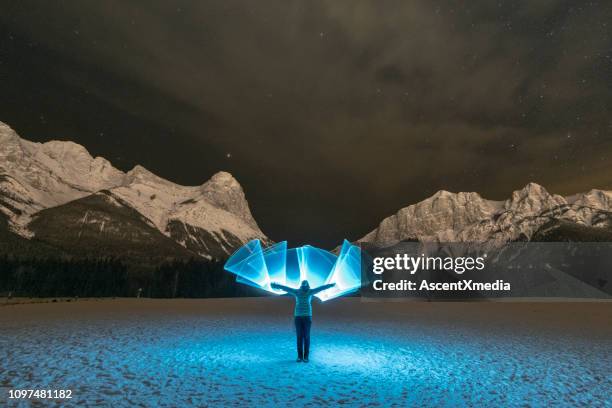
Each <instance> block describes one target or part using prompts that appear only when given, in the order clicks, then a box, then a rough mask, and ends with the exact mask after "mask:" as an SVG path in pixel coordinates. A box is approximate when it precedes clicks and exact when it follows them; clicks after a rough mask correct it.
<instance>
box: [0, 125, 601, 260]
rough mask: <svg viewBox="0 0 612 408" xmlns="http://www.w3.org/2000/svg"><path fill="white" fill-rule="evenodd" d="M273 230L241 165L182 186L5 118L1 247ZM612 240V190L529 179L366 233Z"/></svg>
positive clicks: (161, 249)
mask: <svg viewBox="0 0 612 408" xmlns="http://www.w3.org/2000/svg"><path fill="white" fill-rule="evenodd" d="M255 238H257V239H260V240H262V241H263V242H264V244H265V243H270V242H272V241H271V240H270V239H269V238H268V237H266V235H265V234H264V233H263V232H262V231H261V229H260V228H259V226H258V225H257V222H256V221H255V219H254V218H253V216H252V214H251V211H250V209H249V204H248V202H247V200H246V198H245V194H244V191H243V189H242V187H241V186H240V184H239V183H238V181H237V180H236V179H235V178H234V177H233V176H232V175H231V174H229V173H226V172H219V173H216V174H215V175H213V176H212V177H211V178H210V180H208V181H206V182H205V183H203V184H202V185H200V186H181V185H178V184H175V183H173V182H171V181H168V180H165V179H163V178H161V177H159V176H157V175H155V174H153V173H152V172H150V171H148V170H147V169H145V168H144V167H142V166H139V165H138V166H135V167H134V168H133V169H132V170H130V171H128V172H123V171H121V170H119V169H117V168H115V167H113V165H112V164H111V163H110V162H109V161H108V160H106V159H104V158H102V157H95V158H94V157H92V156H91V155H90V154H89V152H88V151H87V150H86V149H85V148H84V147H83V146H80V145H78V144H76V143H73V142H70V141H55V140H54V141H50V142H46V143H34V142H30V141H28V140H25V139H23V138H21V137H20V136H19V135H17V133H16V132H15V131H14V130H13V129H11V128H10V127H9V126H8V125H6V124H4V123H2V122H0V252H5V253H7V252H8V253H16V254H20V253H24V252H25V253H30V254H31V253H33V254H36V255H41V254H42V255H44V256H48V255H53V254H55V255H66V256H79V257H97V256H104V257H108V256H113V257H115V256H116V257H125V258H129V259H133V260H138V261H139V262H141V261H149V260H153V261H161V260H166V259H171V258H192V257H196V258H205V259H214V260H222V259H225V258H227V257H228V255H230V254H231V253H233V252H234V251H235V250H236V249H237V248H239V247H240V246H242V245H243V244H244V243H246V242H248V241H249V240H251V239H255ZM568 240H569V241H612V192H610V191H604V190H591V191H589V192H586V193H581V194H575V195H572V196H567V197H563V196H560V195H557V194H551V193H549V192H548V191H546V189H545V188H544V187H542V186H540V185H538V184H535V183H529V184H528V185H527V186H525V187H524V188H522V189H520V190H517V191H514V192H513V193H512V195H511V197H510V198H508V199H507V200H505V201H492V200H487V199H485V198H483V197H481V196H480V195H479V194H478V193H474V192H470V193H464V192H460V193H451V192H448V191H439V192H437V193H436V194H434V195H433V196H431V197H429V198H427V199H425V200H423V201H421V202H419V203H416V204H413V205H410V206H408V207H405V208H402V209H400V210H399V211H398V212H397V213H396V214H394V215H391V216H390V217H387V218H385V219H384V220H383V221H382V222H381V223H380V225H378V227H377V228H375V229H374V230H373V231H371V232H370V233H369V234H367V235H366V236H364V237H362V238H361V239H359V240H358V242H360V243H362V244H364V246H374V247H378V248H384V247H391V246H393V245H395V244H397V243H400V242H405V241H435V242H476V243H482V242H488V243H491V244H492V245H498V246H501V245H503V244H504V243H507V242H513V241H568Z"/></svg>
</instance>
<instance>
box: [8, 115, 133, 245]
mask: <svg viewBox="0 0 612 408" xmlns="http://www.w3.org/2000/svg"><path fill="white" fill-rule="evenodd" d="M124 177H125V176H124V174H123V173H122V172H121V171H119V170H117V169H115V168H114V167H113V166H112V165H111V164H110V163H109V162H108V161H107V160H105V159H103V158H101V157H96V158H93V157H91V155H90V154H89V153H88V152H87V150H86V149H85V148H84V147H83V146H80V145H78V144H76V143H72V142H59V141H51V142H47V143H33V142H30V141H27V140H24V139H21V138H20V137H19V136H18V135H17V134H16V133H15V131H13V129H11V128H10V127H9V126H7V125H5V124H4V123H2V122H0V211H2V212H3V213H4V214H5V215H7V216H8V218H9V220H10V223H11V226H12V227H13V229H14V230H15V231H17V232H19V233H20V234H22V235H27V229H26V228H25V227H26V224H27V223H28V222H29V220H30V216H31V215H32V214H34V213H36V212H37V211H40V210H42V209H44V208H49V207H54V206H57V205H61V204H64V203H66V202H68V201H72V200H76V199H78V198H81V197H84V196H86V195H88V194H91V193H93V192H95V191H99V190H102V189H106V188H111V187H113V186H116V185H118V184H121V183H122V182H123V179H124Z"/></svg>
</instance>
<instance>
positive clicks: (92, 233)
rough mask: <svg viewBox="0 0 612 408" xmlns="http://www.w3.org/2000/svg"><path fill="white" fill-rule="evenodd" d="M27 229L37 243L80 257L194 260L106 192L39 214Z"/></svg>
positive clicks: (136, 213)
mask: <svg viewBox="0 0 612 408" xmlns="http://www.w3.org/2000/svg"><path fill="white" fill-rule="evenodd" d="M29 226H30V228H31V230H32V231H33V233H34V235H35V237H36V239H38V240H41V241H44V242H46V243H49V244H51V245H53V246H55V247H57V248H61V249H63V250H65V251H66V252H69V253H71V254H74V255H77V256H82V257H91V258H96V257H114V258H124V259H128V260H139V261H141V262H151V263H159V262H160V261H164V260H169V259H176V258H192V257H196V255H195V254H194V253H193V252H191V251H189V250H187V249H185V248H183V247H182V246H180V245H179V244H177V243H176V242H174V241H173V240H172V239H170V238H168V237H167V236H165V235H163V234H161V233H160V232H159V231H158V230H157V228H155V226H154V225H152V224H151V222H150V221H149V220H148V219H146V218H145V217H143V216H142V215H141V214H140V213H138V212H137V211H136V210H134V209H133V208H131V207H130V206H129V205H127V204H126V203H124V202H123V201H121V200H120V199H118V198H117V197H115V196H113V195H112V193H110V192H109V191H100V192H98V193H95V194H92V195H89V196H87V197H84V198H80V199H78V200H74V201H71V202H69V203H67V204H64V205H62V206H58V207H53V208H49V209H46V210H43V211H40V212H39V213H37V214H36V215H34V217H33V219H32V222H31V223H30V225H29Z"/></svg>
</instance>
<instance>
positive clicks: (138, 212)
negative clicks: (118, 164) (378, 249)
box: [0, 122, 268, 260]
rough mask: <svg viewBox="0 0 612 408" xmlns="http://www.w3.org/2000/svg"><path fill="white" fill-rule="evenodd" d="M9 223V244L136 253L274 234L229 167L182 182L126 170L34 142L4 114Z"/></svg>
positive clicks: (185, 253)
mask: <svg viewBox="0 0 612 408" xmlns="http://www.w3.org/2000/svg"><path fill="white" fill-rule="evenodd" d="M2 226H3V228H4V231H3V233H2V236H3V237H5V238H4V241H7V240H12V241H15V242H16V244H15V245H13V246H11V248H15V247H23V246H25V247H29V249H31V247H32V246H35V247H36V250H35V251H34V252H36V251H37V250H39V249H40V248H42V247H44V248H45V250H44V251H45V254H48V253H49V252H55V253H58V254H59V253H64V254H69V255H79V256H97V255H104V256H120V257H128V258H131V259H145V258H149V259H160V260H161V259H168V258H186V257H203V258H206V259H223V258H225V257H227V256H228V255H229V254H231V253H232V252H233V251H234V250H235V249H237V248H238V247H240V246H241V245H242V244H244V243H246V242H248V241H249V240H251V239H255V238H258V239H261V240H262V241H264V242H267V241H268V239H267V237H266V236H265V235H264V233H263V232H262V231H261V230H260V228H259V226H258V225H257V223H256V222H255V220H254V219H253V216H252V215H251V211H250V209H249V205H248V202H247V201H246V198H245V195H244V191H243V189H242V187H241V186H240V184H239V183H238V182H237V181H236V179H234V177H232V175H231V174H229V173H226V172H219V173H216V174H215V175H213V176H212V177H211V179H210V180H208V181H206V182H205V183H204V184H202V185H200V186H181V185H178V184H175V183H172V182H170V181H168V180H165V179H163V178H161V177H159V176H156V175H155V174H153V173H152V172H150V171H148V170H147V169H145V168H144V167H142V166H136V167H134V168H133V169H132V170H130V171H128V172H126V173H124V172H122V171H120V170H118V169H116V168H115V167H113V166H112V164H111V163H110V162H109V161H108V160H106V159H104V158H102V157H95V158H94V157H92V156H91V155H90V154H89V152H88V151H87V150H86V149H85V148H84V147H83V146H80V145H78V144H76V143H73V142H69V141H55V140H53V141H49V142H46V143H34V142H30V141H28V140H25V139H23V138H21V137H19V136H18V135H17V133H16V132H15V131H14V130H13V129H11V128H10V127H9V126H8V125H6V124H4V123H1V122H0V228H2ZM4 244H6V242H4ZM21 249H22V248H21Z"/></svg>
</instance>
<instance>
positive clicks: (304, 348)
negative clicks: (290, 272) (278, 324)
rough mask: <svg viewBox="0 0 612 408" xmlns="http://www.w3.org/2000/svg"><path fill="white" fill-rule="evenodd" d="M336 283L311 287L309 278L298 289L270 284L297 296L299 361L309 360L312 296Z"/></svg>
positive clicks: (296, 314)
mask: <svg viewBox="0 0 612 408" xmlns="http://www.w3.org/2000/svg"><path fill="white" fill-rule="evenodd" d="M334 285H336V284H335V283H330V284H328V285H323V286H319V287H318V288H314V289H310V284H309V283H308V281H307V280H304V281H302V284H301V286H300V287H299V288H298V289H294V288H290V287H288V286H284V285H281V284H278V283H272V284H271V285H270V286H272V288H274V289H280V290H284V291H285V292H287V293H289V294H290V295H293V297H295V311H294V313H293V315H294V317H295V319H294V320H295V334H296V336H297V350H298V358H297V362H298V363H301V362H304V363H307V362H308V353H309V351H310V325H311V324H312V305H311V301H312V297H313V296H314V295H315V294H317V293H319V292H322V291H324V290H325V289H329V288H331V287H332V286H334Z"/></svg>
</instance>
